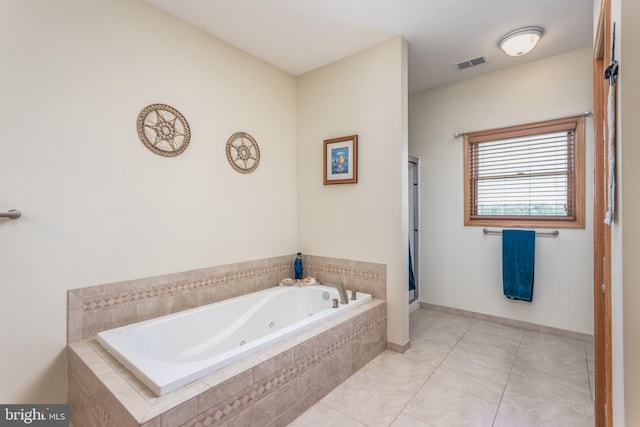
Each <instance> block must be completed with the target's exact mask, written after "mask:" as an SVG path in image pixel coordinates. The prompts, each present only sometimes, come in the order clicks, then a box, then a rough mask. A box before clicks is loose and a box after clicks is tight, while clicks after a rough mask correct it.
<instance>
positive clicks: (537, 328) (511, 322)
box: [420, 302, 593, 343]
mask: <svg viewBox="0 0 640 427" xmlns="http://www.w3.org/2000/svg"><path fill="white" fill-rule="evenodd" d="M420 307H421V308H426V309H429V310H436V311H442V312H445V313H451V314H458V315H460V316H465V317H470V318H472V319H478V320H489V321H491V322H495V323H500V324H502V325H505V326H514V327H516V328H521V329H525V330H527V331H534V332H543V333H545V334H551V335H557V336H560V337H563V338H572V339H576V340H579V341H584V342H587V343H593V335H589V334H584V333H582V332H575V331H568V330H566V329H560V328H554V327H551V326H544V325H538V324H537V323H530V322H525V321H522V320H515V319H508V318H506V317H500V316H493V315H491V314H483V313H477V312H474V311H468V310H463V309H460V308H453V307H447V306H444V305H437V304H431V303H428V302H421V303H420Z"/></svg>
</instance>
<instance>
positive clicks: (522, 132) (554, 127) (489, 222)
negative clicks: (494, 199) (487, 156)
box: [464, 115, 585, 228]
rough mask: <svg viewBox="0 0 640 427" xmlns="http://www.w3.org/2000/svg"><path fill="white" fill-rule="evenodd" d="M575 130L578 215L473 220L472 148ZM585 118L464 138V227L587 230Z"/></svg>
mask: <svg viewBox="0 0 640 427" xmlns="http://www.w3.org/2000/svg"><path fill="white" fill-rule="evenodd" d="M571 126H575V142H574V156H575V157H574V175H575V184H574V191H575V212H574V216H573V217H569V218H559V217H537V216H473V215H472V212H471V210H472V209H471V206H472V204H474V203H475V201H474V200H471V197H473V196H472V194H474V192H473V188H472V186H473V177H472V172H471V170H470V169H471V167H470V162H471V146H472V144H476V143H481V142H485V141H494V140H499V139H508V138H515V137H521V136H527V135H536V134H541V133H547V132H554V131H558V130H567V129H568V128H569V127H571ZM584 145H585V128H584V115H580V116H574V117H567V118H562V119H555V120H546V121H542V122H536V123H530V124H525V125H519V126H511V127H506V128H499V129H491V130H486V131H480V132H473V133H468V134H465V135H464V225H465V226H490V227H529V228H552V227H553V228H585V214H584V167H585V165H584Z"/></svg>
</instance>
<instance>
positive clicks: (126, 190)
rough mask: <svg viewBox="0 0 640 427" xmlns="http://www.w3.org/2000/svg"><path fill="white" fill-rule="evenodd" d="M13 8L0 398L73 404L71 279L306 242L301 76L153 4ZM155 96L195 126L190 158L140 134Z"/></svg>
mask: <svg viewBox="0 0 640 427" xmlns="http://www.w3.org/2000/svg"><path fill="white" fill-rule="evenodd" d="M0 16H1V17H2V18H0V19H1V20H2V24H1V25H0V40H1V41H0V57H2V64H3V65H2V66H1V67H0V94H1V96H0V99H1V102H0V120H2V142H1V145H2V152H1V154H0V176H1V178H2V179H1V181H2V183H3V185H2V190H1V191H0V211H6V210H8V209H12V208H13V209H20V210H22V212H23V217H22V218H21V219H19V220H17V221H6V220H4V221H0V289H1V291H2V297H1V298H0V325H2V337H1V338H0V378H1V379H2V381H0V402H3V403H14V402H19V403H38V402H40V403H55V402H64V401H66V387H65V384H66V366H65V357H64V349H65V344H66V335H65V334H66V331H65V328H66V327H65V325H66V314H65V313H66V304H67V303H66V290H67V289H71V288H78V287H84V286H90V285H96V284H101V283H107V282H113V281H119V280H129V279H134V278H139V277H147V276H152V275H159V274H166V273H175V272H179V271H185V270H191V269H195V268H202V267H208V266H213V265H221V264H227V263H232V262H240V261H245V260H252V259H261V258H267V257H272V256H277V255H283V254H288V253H293V252H295V249H296V246H297V245H296V243H297V212H296V210H295V206H296V203H297V194H296V190H297V185H296V175H297V171H296V167H295V164H296V159H297V151H296V150H297V148H296V143H297V141H296V136H297V117H296V114H297V110H296V105H297V99H296V96H297V95H296V80H295V79H294V78H293V77H292V76H290V75H288V74H286V73H284V72H282V71H280V70H277V69H276V68H274V67H272V66H270V65H268V64H265V63H264V62H261V61H260V60H258V59H256V58H254V57H252V56H249V55H247V54H246V53H244V52H242V51H240V50H238V49H236V48H234V47H232V46H230V45H228V44H225V43H223V42H221V41H218V40H216V39H214V38H212V37H211V36H209V35H207V34H205V33H204V32H202V31H199V30H196V29H194V28H193V27H190V26H188V25H186V24H183V23H181V22H180V21H178V20H176V19H175V18H173V17H170V16H169V15H166V14H164V13H162V12H160V11H158V10H156V9H154V8H152V7H150V6H148V5H146V4H145V3H143V2H141V1H127V0H110V1H108V2H94V1H91V2H89V1H84V0H57V1H55V2H52V1H48V0H30V1H28V2H23V1H4V2H1V3H0ZM152 103H166V104H169V105H172V106H173V107H175V108H177V109H178V110H180V111H181V112H182V114H183V115H184V116H185V117H186V118H187V120H188V121H189V124H190V126H191V131H192V140H191V144H190V146H189V147H188V149H187V150H186V151H185V152H184V153H183V154H182V155H180V156H178V157H175V158H163V157H160V156H158V155H155V154H153V153H152V152H151V151H149V150H148V149H147V148H145V147H144V146H143V145H142V143H141V142H140V140H139V139H138V136H137V134H136V118H137V116H138V113H139V112H140V110H141V109H142V108H144V107H145V106H147V105H149V104H152ZM237 131H245V132H249V133H250V134H252V135H253V136H254V137H255V139H256V140H257V141H258V143H259V144H260V149H261V153H262V159H261V162H260V166H259V167H258V168H257V170H256V171H255V172H254V173H252V174H248V175H243V174H239V173H237V172H235V171H234V170H233V169H232V168H231V167H230V166H229V164H228V162H227V159H226V156H225V144H226V141H227V139H228V138H229V136H230V135H231V134H233V133H234V132H237Z"/></svg>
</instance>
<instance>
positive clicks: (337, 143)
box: [322, 135, 358, 185]
mask: <svg viewBox="0 0 640 427" xmlns="http://www.w3.org/2000/svg"><path fill="white" fill-rule="evenodd" d="M322 157H323V163H322V167H323V178H324V185H329V184H355V183H357V182H358V135H349V136H343V137H340V138H333V139H325V141H324V155H323V156H322Z"/></svg>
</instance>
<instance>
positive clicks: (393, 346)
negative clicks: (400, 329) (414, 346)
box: [387, 341, 411, 354]
mask: <svg viewBox="0 0 640 427" xmlns="http://www.w3.org/2000/svg"><path fill="white" fill-rule="evenodd" d="M409 347H411V341H407V342H406V343H404V344H402V345H400V344H396V343H392V342H390V341H387V350H391V351H395V352H396V353H400V354H402V353H404V352H405V351H407V350H409Z"/></svg>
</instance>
